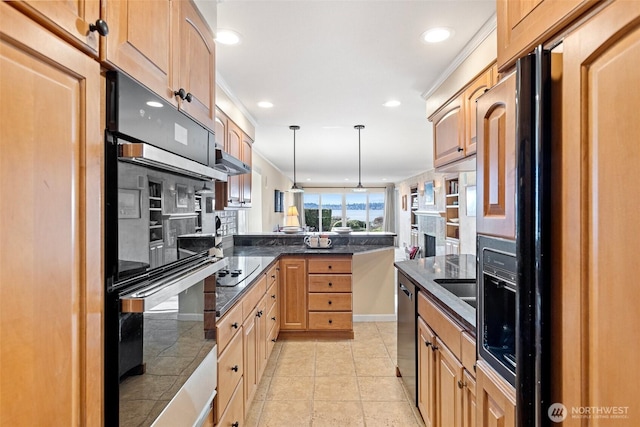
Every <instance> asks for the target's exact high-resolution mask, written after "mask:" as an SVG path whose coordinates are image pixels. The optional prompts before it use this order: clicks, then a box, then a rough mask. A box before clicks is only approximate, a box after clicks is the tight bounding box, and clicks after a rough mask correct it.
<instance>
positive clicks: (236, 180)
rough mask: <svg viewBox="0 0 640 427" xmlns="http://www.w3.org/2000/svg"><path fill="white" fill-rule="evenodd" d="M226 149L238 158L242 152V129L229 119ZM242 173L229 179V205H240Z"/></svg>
mask: <svg viewBox="0 0 640 427" xmlns="http://www.w3.org/2000/svg"><path fill="white" fill-rule="evenodd" d="M225 151H226V152H227V153H229V154H231V155H232V156H233V157H235V158H236V159H240V156H241V154H240V153H241V152H242V130H240V128H239V127H238V126H237V125H236V124H235V123H233V122H232V121H231V120H229V121H227V145H226V146H225ZM241 177H242V175H234V176H230V177H229V178H228V180H227V205H236V206H239V205H240V185H241V182H240V179H241Z"/></svg>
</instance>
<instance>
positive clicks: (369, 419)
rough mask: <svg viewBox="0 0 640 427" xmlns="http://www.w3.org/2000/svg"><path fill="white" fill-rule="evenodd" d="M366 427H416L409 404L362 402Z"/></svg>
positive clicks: (404, 402) (402, 402) (405, 402)
mask: <svg viewBox="0 0 640 427" xmlns="http://www.w3.org/2000/svg"><path fill="white" fill-rule="evenodd" d="M362 409H363V410H364V421H365V423H366V425H367V427H410V426H417V425H418V423H417V422H416V419H415V417H414V416H413V412H412V411H411V406H409V402H407V401H406V400H405V401H401V402H362Z"/></svg>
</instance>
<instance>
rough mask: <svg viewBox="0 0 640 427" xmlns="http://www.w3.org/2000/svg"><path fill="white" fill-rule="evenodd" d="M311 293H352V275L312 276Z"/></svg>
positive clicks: (310, 278) (310, 282)
mask: <svg viewBox="0 0 640 427" xmlns="http://www.w3.org/2000/svg"><path fill="white" fill-rule="evenodd" d="M309 292H351V275H350V274H310V275H309Z"/></svg>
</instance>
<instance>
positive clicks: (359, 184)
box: [353, 125, 367, 193]
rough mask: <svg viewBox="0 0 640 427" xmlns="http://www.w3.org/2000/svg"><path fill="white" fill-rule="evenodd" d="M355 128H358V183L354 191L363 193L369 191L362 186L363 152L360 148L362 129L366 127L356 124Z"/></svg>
mask: <svg viewBox="0 0 640 427" xmlns="http://www.w3.org/2000/svg"><path fill="white" fill-rule="evenodd" d="M353 128H354V129H358V185H357V186H356V188H354V189H353V191H355V192H356V193H363V192H365V191H367V189H366V188H364V187H363V186H362V152H361V148H360V131H361V130H362V129H364V125H355V126H354V127H353Z"/></svg>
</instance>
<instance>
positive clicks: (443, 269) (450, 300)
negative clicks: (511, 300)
mask: <svg viewBox="0 0 640 427" xmlns="http://www.w3.org/2000/svg"><path fill="white" fill-rule="evenodd" d="M394 265H395V266H396V268H397V269H398V270H399V271H401V272H403V273H404V274H405V275H407V276H408V277H409V278H410V279H412V280H413V282H415V284H417V285H418V286H419V287H420V288H421V290H423V291H425V292H426V293H427V294H429V296H430V297H431V298H432V299H434V300H436V302H438V303H439V305H440V306H441V307H442V308H443V309H445V310H446V311H447V313H448V314H450V315H451V317H453V318H455V319H456V320H457V321H459V322H460V323H462V324H463V325H465V326H466V327H467V328H468V329H469V331H470V332H475V328H476V309H475V308H473V307H472V306H471V305H469V304H467V303H466V302H464V301H462V300H461V299H460V298H458V297H457V296H455V295H454V294H452V293H451V292H449V291H447V290H446V289H444V288H443V287H442V286H440V285H439V284H438V283H436V282H435V281H434V280H435V279H449V280H452V281H455V280H460V281H464V280H470V279H471V280H472V279H475V278H476V257H475V255H443V256H435V257H429V258H420V259H415V260H409V261H399V262H396V263H394Z"/></svg>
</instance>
